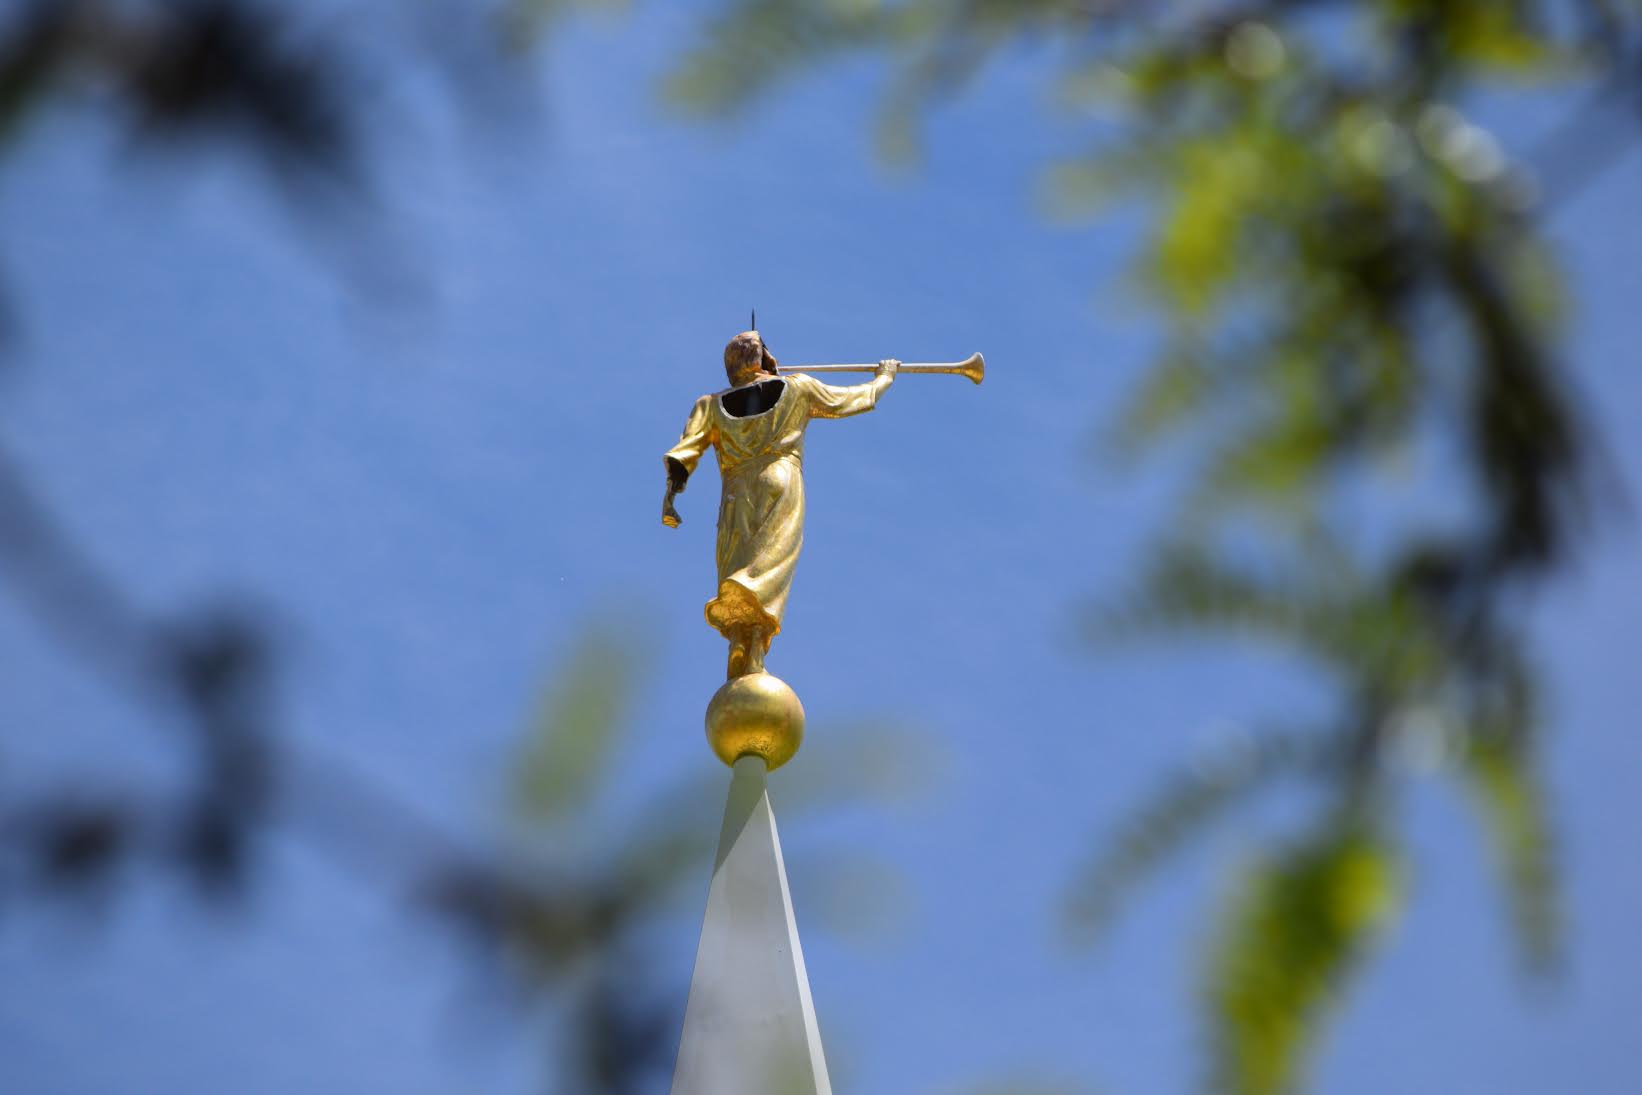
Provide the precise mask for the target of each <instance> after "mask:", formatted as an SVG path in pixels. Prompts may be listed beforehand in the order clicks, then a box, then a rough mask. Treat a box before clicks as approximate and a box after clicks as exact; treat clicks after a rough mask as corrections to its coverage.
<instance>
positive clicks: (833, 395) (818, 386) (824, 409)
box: [789, 373, 890, 418]
mask: <svg viewBox="0 0 1642 1095" xmlns="http://www.w3.org/2000/svg"><path fill="white" fill-rule="evenodd" d="M789 379H790V380H794V381H796V382H797V383H798V384H799V386H800V390H802V391H803V393H804V399H805V402H807V403H808V404H809V407H810V417H811V418H848V417H849V416H850V415H852V414H866V413H867V412H868V411H870V410H872V408H873V407H875V406H877V405H878V397H879V396H880V395H882V394H883V393H884V390H885V389H887V388H888V387H889V385H890V380H889V379H888V378H887V377H873V378H872V379H871V380H869V381H867V382H866V383H865V384H851V385H849V386H847V387H834V386H833V385H831V384H823V383H821V381H819V380H817V379H815V378H814V377H813V376H810V375H808V374H806V373H794V374H793V375H792V376H791V377H790V378H789Z"/></svg>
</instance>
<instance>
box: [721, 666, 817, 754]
mask: <svg viewBox="0 0 1642 1095" xmlns="http://www.w3.org/2000/svg"><path fill="white" fill-rule="evenodd" d="M707 741H708V744H710V745H711V746H712V747H713V752H714V753H716V754H717V755H718V759H719V760H722V761H723V762H724V763H725V764H728V765H730V766H731V767H732V768H733V767H735V762H736V761H737V760H739V759H741V758H742V757H745V756H756V757H761V758H763V760H764V765H765V767H766V768H768V769H769V770H770V771H772V772H773V771H775V770H776V769H777V768H779V767H781V766H782V765H783V764H785V763H787V762H788V761H789V760H791V759H792V758H793V755H794V754H795V753H797V752H798V747H799V745H800V744H802V743H803V741H804V705H803V704H801V703H799V702H798V695H797V693H795V692H794V691H793V690H792V689H791V688H789V687H788V686H787V682H786V681H783V680H782V679H781V678H779V677H774V676H771V675H770V674H769V673H748V674H746V675H744V676H740V677H731V678H730V679H729V680H727V681H725V682H724V686H723V687H722V688H720V689H719V690H718V691H717V692H716V693H714V695H713V698H712V700H711V702H709V703H708V704H707Z"/></svg>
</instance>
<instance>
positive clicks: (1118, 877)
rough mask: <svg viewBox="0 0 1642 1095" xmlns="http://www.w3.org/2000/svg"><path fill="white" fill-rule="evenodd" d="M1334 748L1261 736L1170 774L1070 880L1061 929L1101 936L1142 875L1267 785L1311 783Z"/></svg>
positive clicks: (1309, 737)
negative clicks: (1303, 778)
mask: <svg viewBox="0 0 1642 1095" xmlns="http://www.w3.org/2000/svg"><path fill="white" fill-rule="evenodd" d="M1332 753H1333V743H1332V742H1331V741H1330V740H1329V739H1327V738H1324V737H1322V736H1320V735H1317V734H1306V733H1293V732H1275V731H1273V732H1266V733H1263V734H1256V735H1254V736H1252V737H1250V738H1249V739H1247V740H1246V741H1243V740H1241V739H1240V740H1239V741H1237V742H1236V743H1234V744H1232V745H1231V746H1230V747H1228V748H1226V749H1224V750H1222V751H1221V752H1220V753H1218V754H1216V755H1210V756H1208V757H1205V758H1203V759H1202V760H1201V761H1200V763H1199V764H1197V765H1196V766H1195V767H1194V768H1192V769H1190V770H1187V771H1182V772H1178V773H1176V774H1175V775H1174V776H1173V777H1172V778H1171V779H1170V780H1168V782H1166V783H1164V784H1163V785H1162V786H1161V787H1160V788H1158V789H1157V790H1156V791H1154V792H1153V793H1152V794H1151V795H1150V796H1149V797H1148V798H1147V799H1146V800H1145V801H1144V802H1143V803H1142V804H1141V806H1140V807H1139V808H1138V809H1135V810H1133V811H1131V812H1130V813H1129V815H1128V817H1127V819H1126V820H1125V821H1124V822H1123V823H1122V824H1121V825H1120V826H1119V828H1118V831H1117V833H1116V834H1115V835H1114V836H1112V837H1110V838H1108V839H1106V840H1104V841H1102V842H1101V843H1100V844H1099V845H1098V847H1099V853H1098V854H1097V855H1096V856H1095V858H1094V859H1092V860H1091V861H1090V863H1089V864H1088V866H1087V867H1085V868H1084V870H1083V871H1082V872H1081V873H1080V874H1079V876H1078V877H1077V878H1076V879H1075V880H1074V884H1073V888H1072V892H1071V896H1070V899H1069V901H1068V903H1067V913H1068V922H1069V923H1068V927H1069V928H1070V930H1071V934H1072V937H1073V938H1074V940H1075V941H1078V942H1090V941H1093V940H1094V939H1095V938H1096V937H1097V936H1098V935H1099V934H1100V933H1101V932H1103V931H1104V930H1105V929H1106V927H1107V925H1108V923H1109V921H1110V919H1111V917H1112V916H1113V914H1114V913H1115V912H1116V910H1117V907H1118V905H1119V904H1120V902H1121V901H1122V900H1123V898H1124V897H1125V896H1127V894H1128V892H1129V890H1131V889H1133V888H1134V886H1135V885H1137V884H1138V883H1139V882H1140V881H1141V880H1142V879H1143V878H1144V877H1145V876H1146V875H1147V874H1148V873H1150V872H1151V871H1153V870H1154V869H1156V868H1157V867H1158V866H1160V865H1161V864H1162V863H1163V862H1164V861H1165V860H1166V859H1168V858H1169V857H1170V856H1172V855H1174V854H1176V853H1178V852H1179V851H1181V849H1182V848H1183V847H1184V846H1185V845H1186V844H1187V843H1188V842H1189V841H1190V840H1191V839H1192V838H1193V837H1195V836H1197V835H1198V834H1199V833H1201V832H1202V831H1203V830H1204V829H1207V828H1208V827H1210V826H1211V825H1213V824H1214V823H1215V822H1216V821H1219V820H1220V819H1222V818H1223V817H1224V816H1225V815H1226V814H1227V813H1228V812H1230V811H1231V810H1233V809H1235V808H1236V807H1237V806H1238V805H1240V804H1241V803H1242V802H1243V801H1245V800H1246V799H1248V798H1249V797H1250V796H1252V795H1254V794H1255V793H1256V792H1258V791H1261V790H1264V789H1265V788H1267V787H1268V786H1269V785H1270V784H1271V783H1272V782H1273V781H1274V780H1277V779H1280V778H1283V777H1286V776H1293V775H1310V776H1314V775H1315V774H1316V773H1317V772H1318V771H1319V770H1320V769H1321V768H1322V767H1323V766H1324V765H1325V764H1326V763H1327V762H1328V761H1329V760H1330V759H1331V756H1332Z"/></svg>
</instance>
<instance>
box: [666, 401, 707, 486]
mask: <svg viewBox="0 0 1642 1095" xmlns="http://www.w3.org/2000/svg"><path fill="white" fill-rule="evenodd" d="M712 443H713V397H712V396H710V395H704V396H702V397H701V398H700V399H698V400H696V405H695V406H694V407H691V408H690V417H689V418H688V419H687V420H686V421H685V423H684V432H683V433H681V434H679V438H678V444H676V445H674V446H673V447H672V448H670V449H668V450H667V453H666V455H665V456H663V457H662V460H661V462H662V464H663V465H664V466H665V467H666V468H667V475H668V477H669V478H670V479H672V480H673V481H674V483H675V485H676V486H677V487H678V489H679V490H683V489H684V482H685V480H688V479H689V478H690V474H691V473H692V472H694V471H695V470H696V465H697V464H698V463H700V462H701V454H702V453H704V452H706V451H707V446H709V445H711V444H712ZM675 464H676V465H678V466H679V467H681V468H683V469H684V475H683V477H682V478H680V477H679V476H677V475H676V474H675V473H674V471H673V466H674V465H675Z"/></svg>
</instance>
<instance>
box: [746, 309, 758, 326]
mask: <svg viewBox="0 0 1642 1095" xmlns="http://www.w3.org/2000/svg"><path fill="white" fill-rule="evenodd" d="M747 330H749V331H756V330H758V309H757V308H754V309H753V321H752V322H751V323H750V324H748V325H747Z"/></svg>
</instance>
